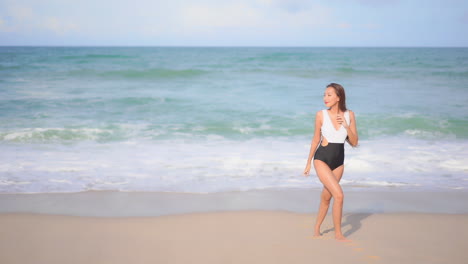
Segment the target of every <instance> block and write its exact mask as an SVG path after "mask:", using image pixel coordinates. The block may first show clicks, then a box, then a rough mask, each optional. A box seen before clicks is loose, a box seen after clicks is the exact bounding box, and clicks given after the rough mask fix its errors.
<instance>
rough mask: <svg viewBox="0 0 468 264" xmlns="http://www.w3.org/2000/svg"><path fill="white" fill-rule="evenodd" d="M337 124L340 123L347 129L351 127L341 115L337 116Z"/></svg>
mask: <svg viewBox="0 0 468 264" xmlns="http://www.w3.org/2000/svg"><path fill="white" fill-rule="evenodd" d="M336 122H338V124H340V125H343V127H344V128H346V129H348V127H349V124H348V122H346V119H344V118H343V117H342V116H341V115H336Z"/></svg>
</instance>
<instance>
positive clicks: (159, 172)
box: [0, 137, 468, 192]
mask: <svg viewBox="0 0 468 264" xmlns="http://www.w3.org/2000/svg"><path fill="white" fill-rule="evenodd" d="M305 142H307V143H305ZM309 142H310V139H307V138H290V139H288V140H286V139H278V138H276V139H275V138H255V139H252V140H248V141H235V140H228V139H224V138H220V137H215V138H212V139H210V140H206V141H200V140H193V141H188V140H167V141H158V142H157V143H155V142H154V141H136V140H132V141H128V142H121V143H109V144H94V143H81V144H74V145H59V144H57V145H51V144H48V145H47V146H43V145H26V146H25V145H15V144H10V145H0V148H1V151H0V159H2V161H3V162H4V164H3V165H2V166H0V192H11V191H15V192H66V191H79V190H81V191H85V190H121V191H169V192H173V191H174V192H220V191H230V190H250V189H264V188H289V187H294V188H302V187H310V188H321V186H322V185H321V183H320V181H319V180H318V178H317V177H316V176H315V171H314V169H313V167H312V170H311V177H304V176H303V175H302V172H303V169H304V167H305V163H306V160H307V156H308V151H309V148H310V145H309ZM466 146H467V143H465V142H464V143H460V141H457V142H449V141H446V142H440V143H438V144H434V143H431V142H427V141H424V140H414V139H404V138H398V139H396V138H395V139H390V138H387V139H385V140H383V139H382V140H370V141H369V140H368V141H365V140H363V141H361V142H360V146H359V147H358V148H351V147H349V146H348V145H347V146H346V150H345V153H346V159H345V174H344V176H343V179H342V184H343V186H344V187H346V188H366V189H369V188H370V189H375V188H389V187H391V188H420V189H440V188H445V189H446V188H449V189H457V188H458V189H465V188H467V187H468V181H467V178H468V167H467V164H468V162H467V160H466V158H465V157H467V156H468V148H466ZM12 153H14V155H12ZM5 164H7V165H5ZM12 186H15V187H14V188H12Z"/></svg>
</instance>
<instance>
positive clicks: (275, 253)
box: [0, 211, 468, 264]
mask: <svg viewBox="0 0 468 264" xmlns="http://www.w3.org/2000/svg"><path fill="white" fill-rule="evenodd" d="M314 222H315V215H314V214H298V213H290V212H284V211H231V212H211V213H194V214H183V215H170V216H158V217H128V218H109V217H108V218H106V217H100V218H99V217H79V216H60V215H41V214H0V263H2V264H9V263H21V264H27V263H35V264H40V263H44V264H46V263H47V264H53V263H60V264H62V263H80V264H93V263H96V264H97V263H99V264H104V263H109V264H110V263H112V264H119V263H164V264H166V263H168V264H170V263H202V264H210V263H216V264H219V263H243V264H246V263H256V264H258V263H269V264H270V263H287V264H296V263H297V264H299V263H392V264H393V263H399V264H401V263H411V264H414V263H451V264H455V263H467V260H468V250H467V249H468V242H466V239H467V238H468V225H467V223H468V215H466V214H414V213H402V214H393V213H392V214H362V213H356V214H345V215H344V217H343V232H344V233H345V235H347V236H348V238H350V239H352V240H353V241H352V242H349V243H346V242H338V241H336V240H334V232H333V230H332V224H331V215H329V216H327V218H326V220H325V223H324V225H323V227H322V231H323V232H324V235H323V236H322V237H321V238H318V239H317V238H314V237H313V236H312V234H313V224H314Z"/></svg>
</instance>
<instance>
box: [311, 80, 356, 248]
mask: <svg viewBox="0 0 468 264" xmlns="http://www.w3.org/2000/svg"><path fill="white" fill-rule="evenodd" d="M323 101H324V103H325V106H327V107H328V109H325V110H321V111H318V112H317V114H316V116H315V132H314V137H313V139H312V143H311V146H310V153H309V158H308V160H307V165H306V168H305V170H304V175H305V176H308V175H309V173H310V166H311V162H312V157H313V158H314V168H315V171H316V173H317V176H318V177H319V179H320V181H321V182H322V184H323V190H322V194H321V197H320V207H319V211H318V214H317V222H316V224H315V234H314V235H315V236H320V235H321V234H320V226H321V225H322V222H323V220H324V219H325V216H326V215H327V212H328V207H329V206H330V200H331V198H332V197H333V224H334V226H335V238H336V239H337V240H340V241H349V240H348V239H346V237H345V236H344V235H343V233H342V232H341V215H342V211H343V199H344V195H343V190H342V189H341V186H340V184H339V182H340V180H341V176H343V170H344V165H343V162H344V143H345V141H348V143H349V144H350V145H351V146H353V147H354V146H357V144H358V133H357V129H356V119H355V117H354V113H353V112H352V111H350V110H347V109H346V96H345V91H344V89H343V86H341V85H339V84H337V83H331V84H329V85H327V88H326V89H325V94H324V96H323ZM317 146H318V148H317Z"/></svg>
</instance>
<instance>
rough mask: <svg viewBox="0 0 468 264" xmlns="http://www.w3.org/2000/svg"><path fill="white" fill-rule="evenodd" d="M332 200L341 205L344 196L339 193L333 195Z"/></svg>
mask: <svg viewBox="0 0 468 264" xmlns="http://www.w3.org/2000/svg"><path fill="white" fill-rule="evenodd" d="M333 199H334V200H335V202H341V203H342V202H343V200H344V194H343V192H339V193H337V194H335V195H334V196H333Z"/></svg>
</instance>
